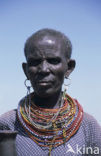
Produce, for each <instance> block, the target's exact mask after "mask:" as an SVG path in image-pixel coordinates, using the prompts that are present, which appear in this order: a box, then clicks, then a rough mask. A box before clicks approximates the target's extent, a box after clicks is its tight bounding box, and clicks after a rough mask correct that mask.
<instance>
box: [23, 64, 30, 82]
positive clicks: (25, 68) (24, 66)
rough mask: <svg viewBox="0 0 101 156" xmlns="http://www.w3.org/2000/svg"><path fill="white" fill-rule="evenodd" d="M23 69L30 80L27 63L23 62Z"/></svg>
mask: <svg viewBox="0 0 101 156" xmlns="http://www.w3.org/2000/svg"><path fill="white" fill-rule="evenodd" d="M22 69H23V71H24V74H25V75H26V77H27V79H28V80H29V78H28V71H27V63H22Z"/></svg>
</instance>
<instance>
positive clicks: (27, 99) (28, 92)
mask: <svg viewBox="0 0 101 156" xmlns="http://www.w3.org/2000/svg"><path fill="white" fill-rule="evenodd" d="M28 81H29V80H28V79H26V80H25V82H24V84H25V86H26V88H27V94H26V97H25V109H26V110H27V105H29V110H28V111H26V112H27V115H28V117H30V105H31V98H30V90H31V87H32V86H31V85H29V84H27V82H28Z"/></svg>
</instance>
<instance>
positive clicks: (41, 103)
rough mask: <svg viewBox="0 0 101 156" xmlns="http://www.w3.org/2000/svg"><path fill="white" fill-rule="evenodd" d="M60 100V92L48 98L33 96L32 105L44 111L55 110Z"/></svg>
mask: <svg viewBox="0 0 101 156" xmlns="http://www.w3.org/2000/svg"><path fill="white" fill-rule="evenodd" d="M60 98H61V92H60V91H59V92H58V93H56V94H54V95H52V96H49V97H39V96H38V95H36V94H34V97H33V99H32V101H33V102H34V104H35V105H36V106H38V107H41V108H46V109H55V108H59V100H60Z"/></svg>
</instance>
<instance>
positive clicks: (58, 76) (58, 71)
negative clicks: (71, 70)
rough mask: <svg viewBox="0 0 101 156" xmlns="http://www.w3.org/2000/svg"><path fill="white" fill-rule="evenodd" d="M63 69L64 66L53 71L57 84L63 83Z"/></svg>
mask: <svg viewBox="0 0 101 156" xmlns="http://www.w3.org/2000/svg"><path fill="white" fill-rule="evenodd" d="M65 71H66V70H65V68H64V66H60V67H58V68H57V69H56V70H55V76H56V79H57V83H59V84H62V83H63V81H64V75H65Z"/></svg>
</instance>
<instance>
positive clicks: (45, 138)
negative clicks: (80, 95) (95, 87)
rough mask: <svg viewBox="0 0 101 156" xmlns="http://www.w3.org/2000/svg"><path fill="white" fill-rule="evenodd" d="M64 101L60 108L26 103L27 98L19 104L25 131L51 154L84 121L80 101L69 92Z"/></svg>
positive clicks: (19, 114) (20, 118) (19, 112)
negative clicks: (47, 107)
mask: <svg viewBox="0 0 101 156" xmlns="http://www.w3.org/2000/svg"><path fill="white" fill-rule="evenodd" d="M30 96H31V95H30ZM27 98H28V97H27ZM63 101H64V102H63V104H62V105H61V106H60V108H58V109H44V108H40V107H37V106H36V105H35V104H34V103H33V102H32V101H30V104H29V103H26V98H25V99H23V100H22V101H21V103H20V104H19V106H18V118H19V121H20V123H21V124H22V126H23V127H24V129H25V131H26V132H27V134H28V135H29V137H30V138H31V139H32V140H33V141H34V142H36V143H37V144H38V145H39V146H41V147H43V148H45V149H46V148H48V149H49V155H51V150H52V149H53V148H55V147H57V146H59V145H61V144H65V142H67V141H68V140H69V139H70V137H71V136H72V135H74V134H75V132H76V131H77V130H78V128H79V126H80V123H81V121H82V117H83V110H82V107H81V106H80V105H79V104H78V102H77V101H76V100H74V99H72V98H71V97H70V96H69V95H67V94H66V95H65V96H64V97H63ZM29 105H30V107H29ZM29 108H30V109H29Z"/></svg>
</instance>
